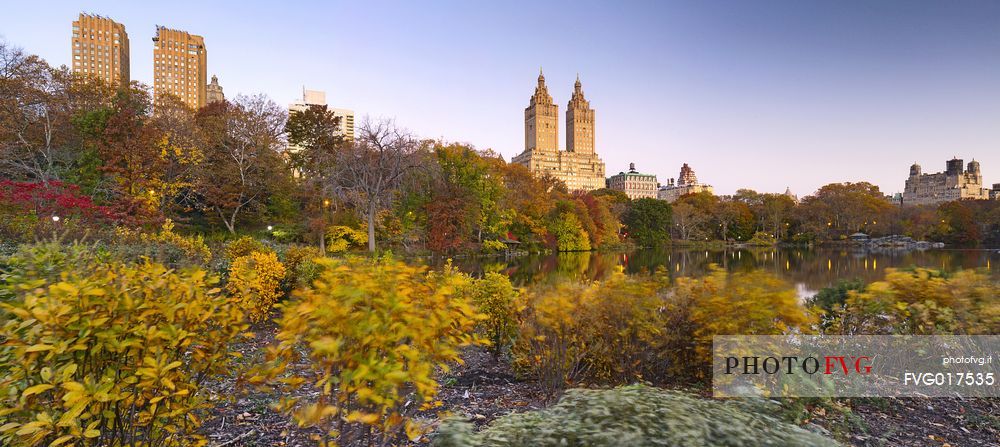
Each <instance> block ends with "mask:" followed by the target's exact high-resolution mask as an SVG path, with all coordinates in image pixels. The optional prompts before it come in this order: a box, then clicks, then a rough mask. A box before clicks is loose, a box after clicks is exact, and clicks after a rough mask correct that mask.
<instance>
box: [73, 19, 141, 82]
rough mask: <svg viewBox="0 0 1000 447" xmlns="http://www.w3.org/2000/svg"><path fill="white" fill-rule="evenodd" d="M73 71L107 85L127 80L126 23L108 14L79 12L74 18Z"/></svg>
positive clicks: (128, 79)
mask: <svg viewBox="0 0 1000 447" xmlns="http://www.w3.org/2000/svg"><path fill="white" fill-rule="evenodd" d="M72 45H73V73H78V74H82V75H86V76H92V77H95V78H98V79H101V80H102V81H104V82H107V83H108V84H110V85H119V84H127V83H128V82H129V81H130V80H131V79H130V78H129V48H128V33H126V32H125V25H122V24H121V23H118V22H115V21H114V20H111V19H109V18H107V17H101V16H97V15H92V14H84V13H80V17H79V18H77V19H76V20H74V21H73V39H72Z"/></svg>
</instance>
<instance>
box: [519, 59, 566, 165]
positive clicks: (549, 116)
mask: <svg viewBox="0 0 1000 447" xmlns="http://www.w3.org/2000/svg"><path fill="white" fill-rule="evenodd" d="M558 125H559V106H557V105H556V104H555V103H554V102H552V96H550V95H549V89H548V88H547V87H545V76H544V75H543V74H542V73H541V70H539V72H538V85H537V86H536V87H535V94H534V95H531V103H530V104H529V105H528V108H526V109H524V149H525V150H526V151H537V152H551V153H555V152H557V151H558V150H559V128H558Z"/></svg>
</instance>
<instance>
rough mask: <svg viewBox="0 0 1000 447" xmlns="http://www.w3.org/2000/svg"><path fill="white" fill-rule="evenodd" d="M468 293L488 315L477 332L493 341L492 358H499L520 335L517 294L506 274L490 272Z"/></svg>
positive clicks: (470, 288) (480, 323) (480, 309)
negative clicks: (518, 333)
mask: <svg viewBox="0 0 1000 447" xmlns="http://www.w3.org/2000/svg"><path fill="white" fill-rule="evenodd" d="M468 293H469V295H470V296H471V297H472V302H473V303H474V304H475V305H476V307H477V308H478V310H479V312H480V313H482V314H485V315H486V316H487V319H486V320H483V321H480V322H479V324H478V330H479V331H480V332H482V333H483V334H484V335H485V336H486V339H487V340H489V341H490V347H489V349H490V352H492V353H493V356H494V357H499V356H500V354H501V353H503V352H504V351H505V350H507V349H508V348H510V346H511V345H512V344H513V342H514V338H515V337H516V336H517V326H518V318H519V317H518V314H519V312H520V310H519V309H518V307H519V306H518V302H517V301H518V300H517V298H518V294H517V291H516V290H514V286H513V285H512V284H511V283H510V278H509V277H507V275H504V274H502V273H495V272H489V273H487V274H486V275H485V276H483V279H477V280H475V281H473V283H472V284H471V286H469V292H468Z"/></svg>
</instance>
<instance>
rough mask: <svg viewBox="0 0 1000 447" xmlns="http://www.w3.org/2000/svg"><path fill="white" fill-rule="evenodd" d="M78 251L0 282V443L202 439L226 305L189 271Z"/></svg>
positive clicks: (222, 364)
mask: <svg viewBox="0 0 1000 447" xmlns="http://www.w3.org/2000/svg"><path fill="white" fill-rule="evenodd" d="M58 250H60V249H59V248H58V246H55V245H54V244H50V245H47V246H43V247H41V248H35V249H33V250H29V251H27V252H22V253H21V254H20V255H19V256H21V257H23V258H36V259H44V258H48V259H56V258H57V257H53V256H52V253H51V252H52V251H58ZM78 255H79V254H78ZM84 256H87V255H84ZM89 256H91V257H89V258H84V259H73V260H68V261H67V262H63V261H58V262H59V263H60V264H57V265H54V266H53V268H54V269H61V275H59V277H58V278H56V279H52V278H51V277H46V276H42V275H37V274H35V273H34V272H31V271H26V272H21V273H20V274H17V275H13V276H11V278H15V280H14V283H8V284H6V285H4V286H3V287H5V288H7V289H8V290H9V291H11V292H12V293H13V296H14V298H13V299H12V300H9V301H6V302H3V303H0V320H2V321H3V322H4V323H3V325H2V327H0V340H4V343H3V344H2V345H0V389H2V390H4V391H3V393H2V394H0V419H2V420H3V421H4V424H2V426H0V444H3V445H10V446H35V445H151V444H153V443H154V442H155V443H156V445H165V446H180V445H185V446H186V445H197V444H204V442H205V440H204V438H203V437H201V436H200V435H198V434H196V430H197V428H198V426H199V425H200V423H199V420H198V415H199V413H201V412H202V411H204V410H205V409H206V408H208V407H209V405H208V404H207V402H206V399H205V398H206V396H205V393H204V392H202V388H201V386H202V381H204V380H205V379H206V378H209V377H212V376H216V375H219V374H224V373H226V372H227V371H228V367H229V360H230V358H231V354H230V353H229V351H228V347H229V345H230V343H231V342H233V341H234V340H236V339H237V338H238V337H239V336H240V334H241V333H243V331H245V330H246V325H245V324H244V323H243V321H244V318H243V314H242V312H241V310H240V309H239V307H238V306H237V305H236V304H237V303H235V302H234V301H232V300H231V299H229V298H227V297H226V296H224V295H222V294H220V293H218V289H217V288H214V285H215V282H216V280H215V278H212V277H210V276H208V274H207V273H206V272H205V271H203V270H200V269H188V270H184V271H181V272H176V271H173V270H170V269H168V268H166V267H164V266H163V265H161V264H156V263H151V262H144V263H140V264H136V265H126V264H122V263H118V262H98V261H96V260H94V258H93V257H92V255H89ZM34 263H35V260H33V259H22V262H20V263H19V264H15V265H33V264H34Z"/></svg>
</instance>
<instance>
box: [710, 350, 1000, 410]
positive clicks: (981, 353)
mask: <svg viewBox="0 0 1000 447" xmlns="http://www.w3.org/2000/svg"><path fill="white" fill-rule="evenodd" d="M998 347H1000V336H998V335H970V336H960V335H940V336H939V335H853V336H823V335H774V336H772V335H747V336H729V335H726V336H716V337H714V338H713V346H712V351H713V352H712V355H713V357H712V389H713V394H714V395H715V396H716V397H762V396H763V397H877V396H881V397H1000V377H998V376H1000V368H998V366H1000V364H998V361H1000V359H998V358H997V352H998V351H997V348H998Z"/></svg>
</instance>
